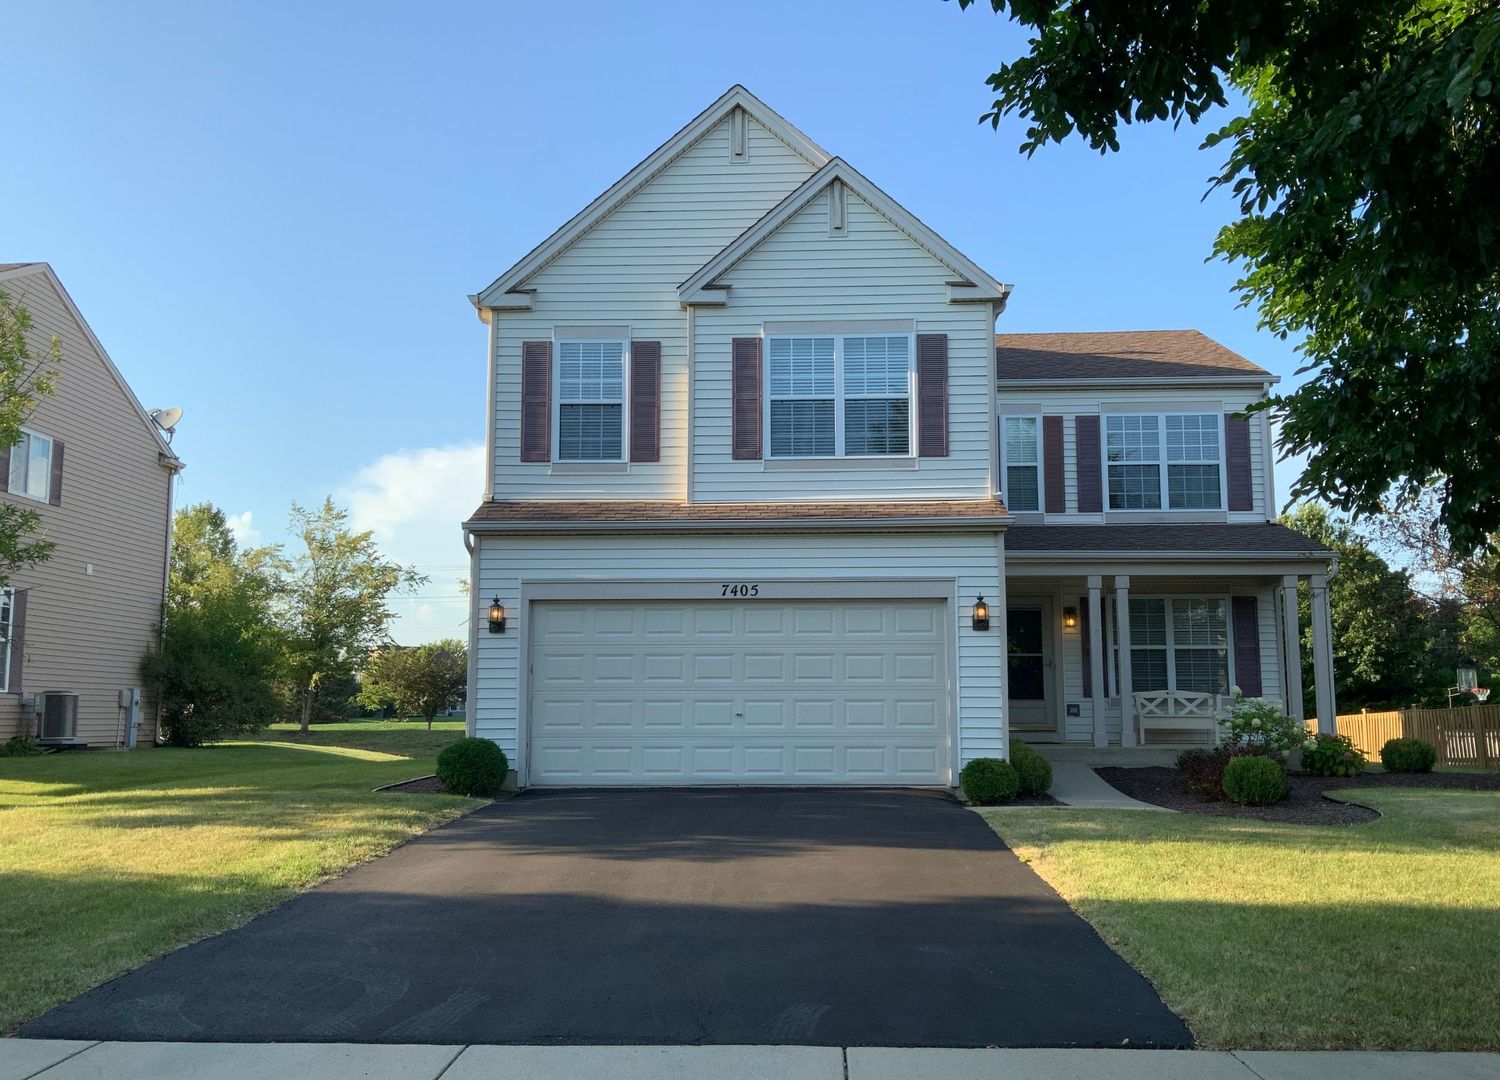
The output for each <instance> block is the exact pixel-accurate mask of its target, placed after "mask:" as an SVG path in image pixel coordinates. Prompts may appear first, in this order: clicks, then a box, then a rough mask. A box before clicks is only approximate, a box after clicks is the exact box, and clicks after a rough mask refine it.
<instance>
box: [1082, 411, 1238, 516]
mask: <svg viewBox="0 0 1500 1080" xmlns="http://www.w3.org/2000/svg"><path fill="white" fill-rule="evenodd" d="M1221 442H1222V430H1221V425H1220V423H1219V417H1218V416H1217V415H1215V414H1213V413H1203V414H1197V413H1168V414H1166V415H1165V416H1153V415H1149V414H1148V415H1143V416H1129V415H1113V416H1107V417H1105V428H1104V461H1105V468H1106V469H1107V471H1108V476H1109V485H1108V486H1109V508H1110V509H1111V510H1160V509H1161V508H1162V507H1166V508H1167V509H1169V510H1218V509H1220V508H1222V507H1223V505H1224V502H1223V487H1222V484H1223V471H1222V469H1221V467H1220V459H1221V456H1222V451H1223V448H1222V445H1221Z"/></svg>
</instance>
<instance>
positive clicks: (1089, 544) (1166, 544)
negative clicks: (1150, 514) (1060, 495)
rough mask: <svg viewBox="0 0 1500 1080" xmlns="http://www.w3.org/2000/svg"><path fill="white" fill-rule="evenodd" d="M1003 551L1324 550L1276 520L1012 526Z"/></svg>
mask: <svg viewBox="0 0 1500 1080" xmlns="http://www.w3.org/2000/svg"><path fill="white" fill-rule="evenodd" d="M1005 550H1006V552H1007V553H1011V552H1015V553H1021V552H1037V553H1048V554H1051V553H1054V552H1055V553H1058V554H1065V553H1073V552H1079V553H1090V554H1091V553H1097V552H1105V551H1108V552H1142V553H1149V552H1157V551H1191V552H1196V551H1202V552H1223V553H1240V552H1250V553H1259V552H1269V553H1274V554H1294V555H1295V554H1328V555H1332V554H1333V553H1332V552H1330V551H1328V550H1327V549H1326V548H1324V547H1323V545H1321V544H1319V543H1318V542H1317V541H1316V540H1314V539H1313V538H1312V537H1310V536H1305V535H1303V534H1302V533H1299V532H1297V531H1295V530H1293V529H1288V528H1287V527H1286V526H1285V525H1278V524H1276V523H1275V522H1271V521H1268V522H1264V523H1260V522H1253V523H1251V524H1230V523H1227V522H1210V523H1207V524H1183V525H1176V524H1171V525H1012V526H1011V527H1010V528H1009V529H1007V530H1006V533H1005Z"/></svg>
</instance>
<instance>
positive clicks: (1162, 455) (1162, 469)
mask: <svg viewBox="0 0 1500 1080" xmlns="http://www.w3.org/2000/svg"><path fill="white" fill-rule="evenodd" d="M1128 416H1154V417H1156V418H1157V420H1158V421H1159V423H1158V424H1157V425H1156V450H1157V459H1156V461H1154V462H1149V461H1140V462H1133V461H1121V462H1111V461H1110V460H1109V422H1110V421H1111V420H1113V419H1116V418H1124V417H1128ZM1169 416H1212V417H1213V418H1214V419H1215V420H1216V421H1217V423H1216V425H1215V426H1216V427H1217V428H1218V431H1219V460H1218V461H1216V462H1194V461H1168V460H1167V417H1169ZM1226 456H1227V451H1226V449H1225V446H1224V413H1223V410H1220V411H1218V412H1214V411H1212V410H1204V409H1202V408H1196V409H1151V410H1149V411H1146V412H1107V413H1103V414H1101V416H1100V424H1099V458H1100V466H1099V467H1100V468H1101V469H1102V470H1103V472H1102V473H1101V474H1100V475H1101V478H1102V484H1101V487H1102V488H1103V489H1104V490H1103V496H1104V512H1105V513H1106V514H1222V513H1225V512H1226V509H1225V508H1226V507H1228V505H1229V470H1228V468H1227V467H1226ZM1112 464H1115V465H1152V464H1154V465H1156V467H1157V477H1156V479H1157V483H1158V485H1159V488H1160V496H1161V505H1160V506H1131V507H1115V506H1111V505H1110V504H1109V469H1110V466H1111V465H1112ZM1204 464H1213V465H1216V466H1218V469H1219V505H1218V506H1194V507H1189V506H1173V505H1172V499H1171V495H1170V493H1169V491H1170V489H1169V483H1168V480H1167V471H1168V468H1169V467H1170V466H1171V465H1204Z"/></svg>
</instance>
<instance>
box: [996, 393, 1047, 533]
mask: <svg viewBox="0 0 1500 1080" xmlns="http://www.w3.org/2000/svg"><path fill="white" fill-rule="evenodd" d="M1002 423H1003V425H1004V427H1003V435H1002V439H1003V441H1002V444H1001V453H1003V454H1004V456H1005V461H1004V465H1005V505H1006V506H1007V507H1008V508H1010V509H1011V510H1017V511H1020V512H1022V513H1025V512H1027V511H1039V510H1041V508H1042V458H1041V420H1040V419H1039V418H1038V417H1035V416H1007V417H1004V418H1003V420H1002Z"/></svg>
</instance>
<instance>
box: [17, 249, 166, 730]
mask: <svg viewBox="0 0 1500 1080" xmlns="http://www.w3.org/2000/svg"><path fill="white" fill-rule="evenodd" d="M0 292H4V293H5V294H6V295H7V296H9V298H10V299H11V301H12V302H13V303H16V304H19V305H21V306H23V307H25V308H26V309H27V311H28V312H30V314H31V318H32V325H33V330H34V335H35V336H34V338H33V339H31V340H30V341H29V342H28V344H29V345H30V346H31V351H32V354H33V355H35V356H45V355H46V352H47V349H48V347H49V342H50V341H51V339H52V338H54V337H55V338H57V339H58V340H59V341H60V343H61V345H62V364H61V365H60V367H59V369H58V371H59V376H58V379H57V392H56V394H54V395H53V396H51V397H45V398H42V399H40V400H39V401H38V403H37V406H36V409H35V411H34V412H33V413H32V415H31V416H30V418H29V419H28V420H27V421H26V424H25V426H24V428H23V434H22V438H21V441H20V442H19V443H18V444H16V445H15V446H12V447H9V448H0V500H3V501H5V502H9V503H12V504H15V505H18V506H24V507H27V508H29V509H33V510H36V511H37V513H38V514H39V515H40V516H41V521H42V531H43V533H44V534H45V536H46V537H47V539H49V540H51V541H52V542H53V543H54V544H55V545H56V548H55V549H54V551H53V553H52V557H51V558H49V559H48V560H47V561H46V562H44V563H42V564H40V565H39V566H34V567H28V568H25V569H22V570H19V571H17V572H16V573H15V574H13V575H12V578H11V581H10V582H9V585H8V587H7V588H6V589H5V590H3V592H0V676H3V679H0V740H4V739H8V738H10V737H11V736H13V735H16V734H18V733H21V734H26V735H30V736H35V737H38V738H40V739H41V740H42V741H44V742H48V743H52V744H54V745H88V746H135V745H137V744H138V743H140V744H149V743H150V741H151V740H152V739H153V738H154V737H155V735H156V722H157V713H156V702H155V701H154V700H153V699H152V695H151V694H150V692H149V689H147V690H146V691H145V692H144V696H143V691H142V683H141V674H140V666H141V660H142V659H143V658H144V657H145V655H146V653H147V651H148V650H149V649H151V648H152V647H153V646H154V645H155V643H156V633H157V626H158V625H159V623H160V622H161V617H162V604H163V601H164V598H165V594H166V575H167V557H168V544H169V542H170V538H171V522H172V486H173V481H174V479H175V477H176V475H177V473H178V472H179V471H180V470H181V468H182V462H181V461H180V460H179V459H178V457H177V455H176V454H175V453H173V452H172V448H171V446H170V445H169V444H168V442H167V439H166V438H165V437H164V434H163V431H162V429H161V427H159V426H158V424H157V423H156V420H155V419H154V418H153V417H152V416H151V415H149V414H148V413H147V412H146V411H145V410H144V409H143V408H142V407H141V404H140V402H139V401H138V400H137V399H136V397H135V395H134V394H133V393H132V392H131V390H130V387H129V386H128V385H127V384H126V382H125V380H124V378H123V377H122V376H121V374H120V371H119V369H118V368H117V367H115V365H114V363H113V362H112V361H111V360H110V358H109V354H108V353H106V352H105V351H104V346H103V345H101V344H100V343H99V339H98V338H96V337H95V336H94V333H93V331H92V330H90V329H89V325H88V323H87V322H85V321H84V318H83V315H82V314H81V313H80V312H79V310H78V308H77V307H76V306H75V305H74V303H73V300H72V298H71V297H69V296H68V293H67V290H66V289H64V288H63V286H62V282H61V281H59V280H58V278H57V275H56V274H55V273H54V272H53V271H52V268H51V267H50V266H48V265H47V264H46V263H42V262H32V263H0Z"/></svg>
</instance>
